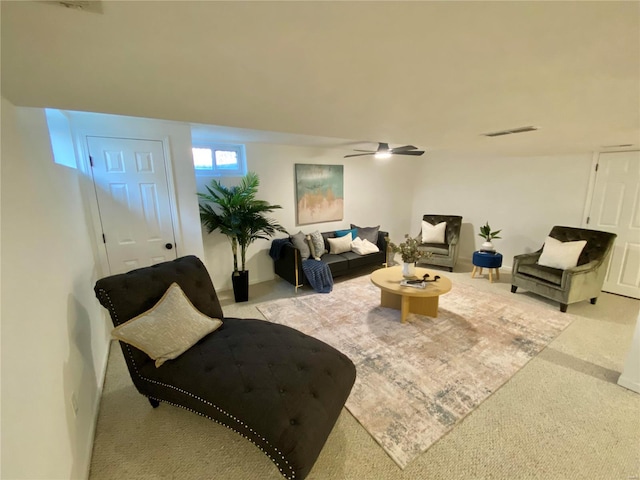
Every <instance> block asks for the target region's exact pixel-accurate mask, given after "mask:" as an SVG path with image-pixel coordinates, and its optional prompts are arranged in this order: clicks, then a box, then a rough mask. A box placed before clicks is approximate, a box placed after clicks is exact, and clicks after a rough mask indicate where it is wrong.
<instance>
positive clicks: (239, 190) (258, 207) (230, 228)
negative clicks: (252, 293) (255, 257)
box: [198, 172, 287, 302]
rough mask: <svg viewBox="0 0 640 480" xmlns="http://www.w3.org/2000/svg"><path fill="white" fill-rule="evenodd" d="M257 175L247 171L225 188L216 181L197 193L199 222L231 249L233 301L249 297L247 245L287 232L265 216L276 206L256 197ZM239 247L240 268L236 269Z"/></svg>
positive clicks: (243, 300)
mask: <svg viewBox="0 0 640 480" xmlns="http://www.w3.org/2000/svg"><path fill="white" fill-rule="evenodd" d="M259 185H260V180H259V178H258V175H257V174H255V173H253V172H249V173H247V174H246V175H245V176H244V177H242V179H241V180H240V184H239V185H236V186H233V187H226V186H224V185H222V183H221V182H220V181H218V180H215V179H214V180H212V181H211V183H210V185H208V186H206V188H207V192H208V193H198V197H199V198H200V221H201V222H202V225H204V226H205V227H206V229H207V232H208V233H211V232H214V231H215V230H219V231H220V233H222V234H223V235H226V236H227V238H228V239H229V241H230V242H231V251H232V252H233V274H232V275H231V281H232V283H233V294H234V297H235V300H236V302H246V301H247V300H249V271H248V270H246V268H245V261H246V254H247V248H248V247H249V245H251V244H252V243H253V242H254V241H256V240H258V239H263V240H268V239H269V237H272V236H273V235H274V234H275V233H276V232H283V233H287V231H286V230H285V228H284V227H283V226H282V225H280V224H279V223H278V222H276V221H275V220H273V219H271V218H268V217H267V216H266V215H267V214H268V213H271V212H272V211H273V210H275V209H277V208H282V207H281V206H280V205H270V204H269V203H268V202H266V201H264V200H257V199H256V198H255V197H256V194H257V193H258V186H259ZM238 247H240V268H238Z"/></svg>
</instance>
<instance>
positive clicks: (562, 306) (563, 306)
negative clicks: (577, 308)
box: [560, 303, 569, 313]
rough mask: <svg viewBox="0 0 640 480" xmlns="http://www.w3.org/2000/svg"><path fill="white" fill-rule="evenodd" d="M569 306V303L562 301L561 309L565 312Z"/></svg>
mask: <svg viewBox="0 0 640 480" xmlns="http://www.w3.org/2000/svg"><path fill="white" fill-rule="evenodd" d="M568 306H569V305H567V304H566V303H561V304H560V311H561V312H562V313H565V312H566V311H567V307H568Z"/></svg>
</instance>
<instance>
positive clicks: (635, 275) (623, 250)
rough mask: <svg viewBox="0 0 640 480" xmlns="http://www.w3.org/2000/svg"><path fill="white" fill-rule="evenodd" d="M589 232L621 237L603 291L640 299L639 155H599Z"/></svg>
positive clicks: (638, 152) (614, 250)
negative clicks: (593, 231)
mask: <svg viewBox="0 0 640 480" xmlns="http://www.w3.org/2000/svg"><path fill="white" fill-rule="evenodd" d="M587 228H592V229H594V230H603V231H606V232H612V233H615V234H617V235H618V237H617V238H616V242H615V245H614V249H613V253H612V255H611V263H610V264H609V270H608V271H607V276H606V278H605V280H604V285H603V287H602V289H603V290H604V291H605V292H610V293H617V294H620V295H625V296H627V297H633V298H640V151H635V152H611V153H601V154H600V155H599V158H598V168H597V172H596V181H595V185H594V189H593V196H592V202H591V209H590V213H589V220H588V224H587Z"/></svg>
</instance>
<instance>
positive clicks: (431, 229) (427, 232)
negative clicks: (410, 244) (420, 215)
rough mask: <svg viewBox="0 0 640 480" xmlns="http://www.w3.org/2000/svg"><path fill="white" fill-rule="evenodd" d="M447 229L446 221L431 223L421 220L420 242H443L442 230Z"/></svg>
mask: <svg viewBox="0 0 640 480" xmlns="http://www.w3.org/2000/svg"><path fill="white" fill-rule="evenodd" d="M446 229H447V222H440V223H439V224H437V225H431V224H430V223H429V222H425V221H424V220H423V221H422V243H444V232H445V230H446Z"/></svg>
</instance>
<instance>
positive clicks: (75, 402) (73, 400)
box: [71, 392, 78, 417]
mask: <svg viewBox="0 0 640 480" xmlns="http://www.w3.org/2000/svg"><path fill="white" fill-rule="evenodd" d="M71 408H73V416H74V417H77V416H78V399H77V397H76V394H75V392H74V393H72V394H71Z"/></svg>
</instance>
